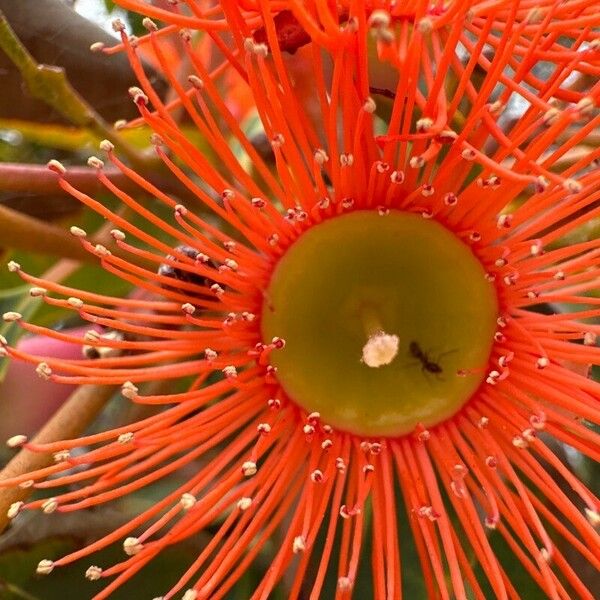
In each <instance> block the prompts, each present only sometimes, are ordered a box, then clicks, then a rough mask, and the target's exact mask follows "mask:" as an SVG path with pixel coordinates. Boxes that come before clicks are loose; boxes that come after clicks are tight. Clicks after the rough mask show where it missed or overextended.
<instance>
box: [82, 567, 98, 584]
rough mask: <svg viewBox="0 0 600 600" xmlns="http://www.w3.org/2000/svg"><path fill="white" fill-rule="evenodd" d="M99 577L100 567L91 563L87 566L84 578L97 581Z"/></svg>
mask: <svg viewBox="0 0 600 600" xmlns="http://www.w3.org/2000/svg"><path fill="white" fill-rule="evenodd" d="M100 577H102V569H101V568H100V567H97V566H96V565H92V566H91V567H88V568H87V570H86V572H85V578H86V579H89V580H90V581H97V580H98V579H100Z"/></svg>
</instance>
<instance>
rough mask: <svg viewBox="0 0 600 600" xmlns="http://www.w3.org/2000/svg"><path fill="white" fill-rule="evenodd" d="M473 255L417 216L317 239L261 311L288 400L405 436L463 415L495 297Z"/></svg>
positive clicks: (365, 215)
mask: <svg viewBox="0 0 600 600" xmlns="http://www.w3.org/2000/svg"><path fill="white" fill-rule="evenodd" d="M484 275H485V272H484V269H483V267H482V265H481V263H480V262H479V261H478V260H477V258H476V257H475V256H474V255H473V253H472V252H471V250H470V249H469V247H468V246H466V245H465V244H464V243H463V242H462V241H460V240H459V239H458V238H457V237H455V236H454V235H453V234H452V233H451V232H450V231H448V230H447V229H445V228H444V227H443V226H442V225H440V224H439V223H437V222H435V221H432V220H426V219H423V218H422V217H421V216H417V215H414V214H410V213H404V212H398V211H391V212H390V213H389V214H387V215H385V216H380V215H379V214H378V213H376V212H372V211H356V212H354V213H351V214H347V215H343V216H339V217H336V218H333V219H330V220H328V221H325V222H323V223H320V224H318V225H315V226H314V227H312V228H311V229H309V230H308V231H306V232H305V233H304V234H303V235H302V236H300V238H299V239H298V240H297V241H296V242H295V243H294V244H292V246H290V248H289V249H288V250H287V252H286V254H285V255H284V256H283V257H282V258H281V260H280V261H279V263H278V264H277V265H276V267H275V269H274V272H273V276H272V279H271V282H270V284H269V287H268V290H267V294H266V297H265V301H264V306H263V310H262V322H261V326H262V333H263V337H264V339H266V340H270V339H271V338H272V337H274V336H279V337H281V338H283V339H284V340H285V342H286V345H285V348H283V349H282V350H279V351H277V352H275V353H273V354H272V355H271V356H272V364H273V365H274V366H276V367H277V369H278V371H277V377H278V380H279V382H280V384H281V386H282V387H283V389H284V390H285V392H286V394H287V395H288V396H289V398H290V399H291V400H292V401H294V402H295V403H297V404H298V405H300V406H302V407H303V408H304V409H306V410H307V411H308V412H315V411H316V412H319V413H320V414H321V418H322V420H323V422H325V423H328V424H330V425H331V426H333V427H335V428H339V429H341V430H345V431H350V432H353V433H356V434H360V435H364V436H397V435H402V434H405V433H408V432H410V431H411V430H413V429H414V428H415V427H416V426H417V425H419V424H422V425H424V426H426V427H427V426H431V425H434V424H436V423H439V422H441V421H443V420H445V419H447V418H448V417H450V416H452V415H453V414H454V413H456V411H457V410H459V409H460V407H461V406H463V404H464V403H465V402H466V401H467V400H468V399H469V398H470V397H471V396H472V394H473V393H474V392H475V390H476V389H477V387H478V386H479V385H480V383H481V381H482V379H483V377H484V376H485V373H486V369H485V367H486V365H487V362H488V359H489V356H490V351H491V347H492V343H493V335H494V331H495V325H496V317H497V298H496V293H495V290H494V288H493V286H492V284H490V283H489V282H487V281H486V279H485V277H484Z"/></svg>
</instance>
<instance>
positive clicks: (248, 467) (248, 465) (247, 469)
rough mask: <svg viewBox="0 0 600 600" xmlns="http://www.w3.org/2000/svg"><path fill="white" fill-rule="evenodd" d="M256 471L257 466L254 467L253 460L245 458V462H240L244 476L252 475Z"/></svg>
mask: <svg viewBox="0 0 600 600" xmlns="http://www.w3.org/2000/svg"><path fill="white" fill-rule="evenodd" d="M256 471H257V467H256V463H255V462H253V461H251V460H247V461H246V462H244V463H243V464H242V473H243V474H244V475H245V476H246V477H252V475H256Z"/></svg>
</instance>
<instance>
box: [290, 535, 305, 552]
mask: <svg viewBox="0 0 600 600" xmlns="http://www.w3.org/2000/svg"><path fill="white" fill-rule="evenodd" d="M305 550H306V540H305V539H304V537H303V536H301V535H297V536H296V537H295V538H294V542H293V544H292V552H293V553H294V554H298V553H299V552H304V551H305Z"/></svg>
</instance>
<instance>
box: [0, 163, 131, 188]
mask: <svg viewBox="0 0 600 600" xmlns="http://www.w3.org/2000/svg"><path fill="white" fill-rule="evenodd" d="M104 173H105V175H106V176H107V177H108V178H109V179H110V180H111V181H112V182H113V183H114V184H115V185H116V186H118V187H119V188H120V189H122V190H123V191H124V192H139V189H140V188H139V187H138V186H137V185H135V184H134V183H133V182H132V181H131V180H130V179H129V178H127V177H126V176H125V175H123V173H121V171H119V170H118V169H115V168H114V167H111V166H110V165H106V166H105V167H104ZM65 179H66V180H67V181H68V182H69V183H70V184H71V185H72V186H73V187H76V188H77V189H78V190H79V191H80V192H83V193H84V194H96V193H98V192H105V191H106V188H105V187H104V186H103V185H102V184H101V183H100V182H99V181H98V175H97V170H96V169H95V168H91V167H71V166H69V168H68V170H67V173H66V174H65ZM0 192H22V193H27V194H40V195H49V194H61V195H62V194H65V193H66V192H65V191H64V190H63V189H62V188H61V187H60V185H58V178H57V177H56V173H53V172H52V171H50V170H49V169H48V167H47V166H46V165H31V164H22V163H0Z"/></svg>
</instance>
